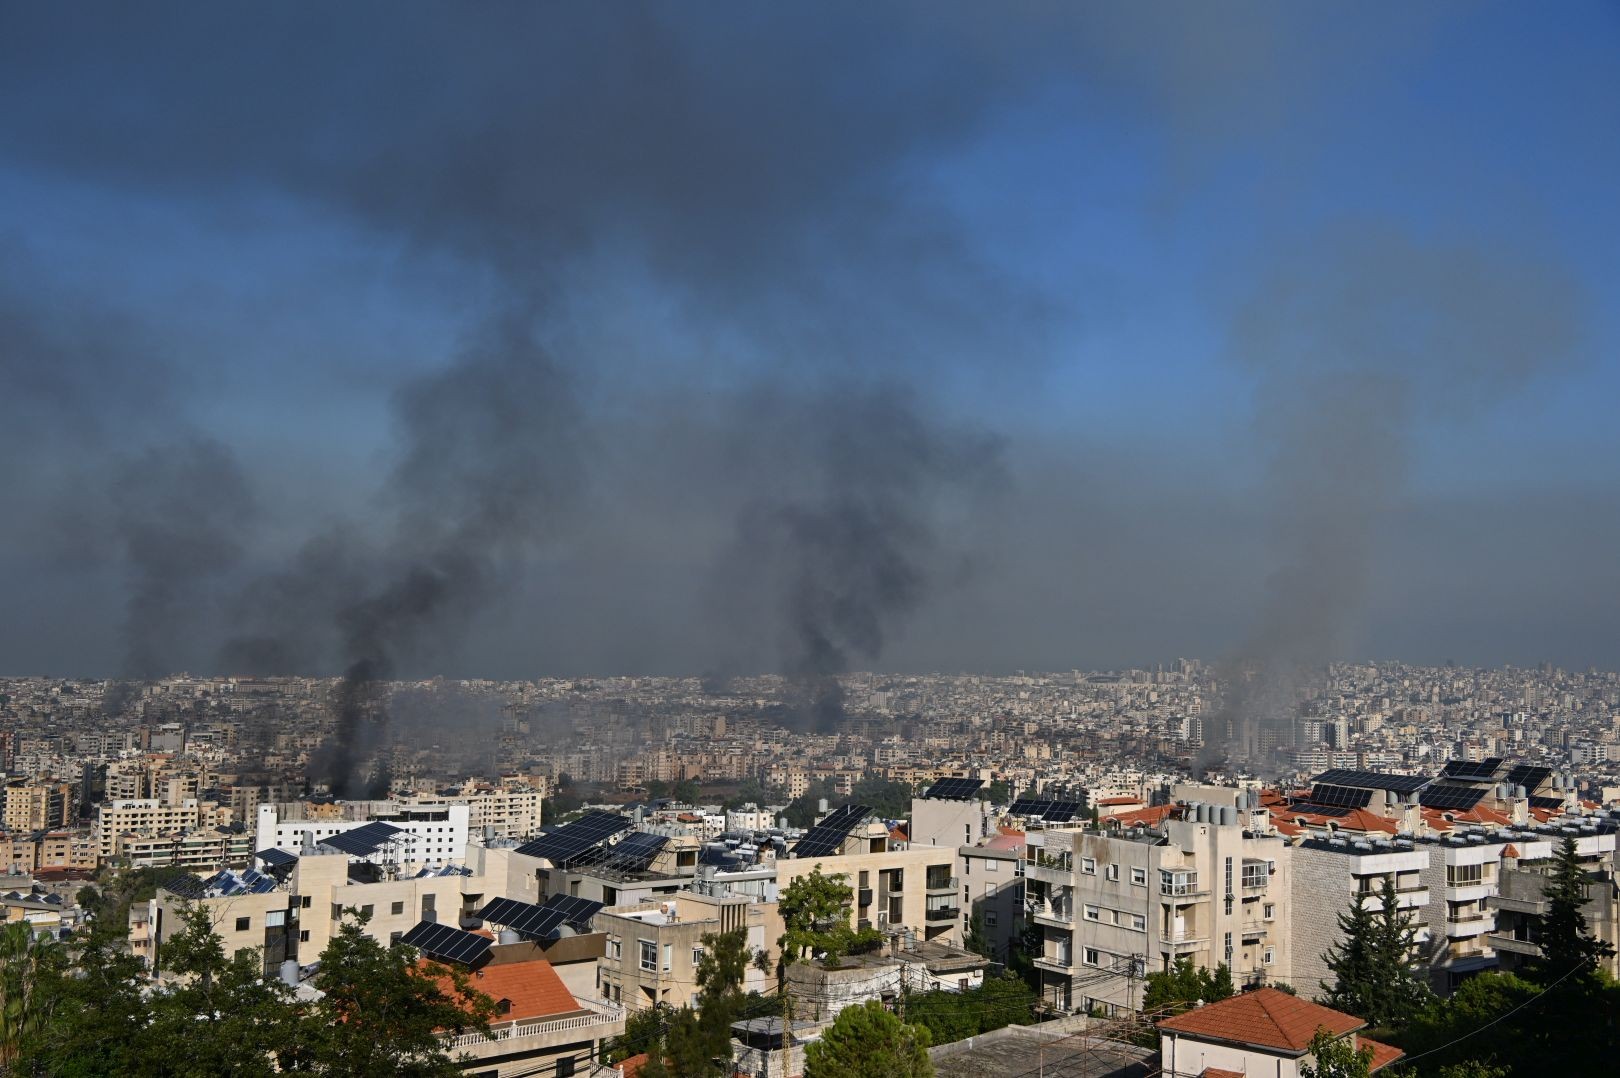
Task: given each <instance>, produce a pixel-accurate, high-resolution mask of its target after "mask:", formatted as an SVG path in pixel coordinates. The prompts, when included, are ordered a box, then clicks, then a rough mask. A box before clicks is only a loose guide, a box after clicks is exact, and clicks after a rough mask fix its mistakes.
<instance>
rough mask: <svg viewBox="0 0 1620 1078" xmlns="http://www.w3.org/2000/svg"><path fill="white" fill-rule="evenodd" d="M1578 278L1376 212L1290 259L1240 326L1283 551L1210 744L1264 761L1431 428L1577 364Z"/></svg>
mask: <svg viewBox="0 0 1620 1078" xmlns="http://www.w3.org/2000/svg"><path fill="white" fill-rule="evenodd" d="M1582 335H1583V316H1582V304H1581V302H1580V297H1579V293H1578V289H1577V287H1576V286H1575V284H1574V282H1573V281H1571V280H1570V279H1569V278H1568V277H1567V276H1566V275H1565V274H1564V273H1563V272H1562V271H1561V270H1559V269H1558V268H1557V267H1556V266H1553V265H1551V264H1549V263H1547V262H1546V261H1545V260H1544V259H1541V258H1538V257H1537V256H1536V255H1535V254H1534V253H1533V252H1529V251H1522V250H1516V249H1509V248H1504V247H1500V246H1498V247H1493V248H1489V249H1486V248H1481V247H1477V246H1474V245H1471V244H1446V243H1443V242H1438V241H1434V240H1425V239H1420V238H1417V237H1415V236H1412V235H1408V234H1405V233H1401V232H1394V231H1388V230H1382V229H1377V228H1366V229H1360V230H1357V231H1356V232H1354V233H1351V232H1348V231H1347V232H1341V233H1336V234H1330V235H1327V236H1324V237H1320V238H1319V239H1318V241H1317V242H1316V243H1314V244H1312V245H1311V246H1310V247H1309V248H1308V249H1307V250H1303V251H1300V252H1299V253H1298V254H1297V255H1296V256H1295V257H1293V258H1288V259H1283V260H1280V261H1279V263H1278V264H1277V265H1276V266H1275V267H1274V268H1273V269H1272V271H1271V273H1270V274H1269V275H1267V276H1266V277H1265V278H1264V279H1263V280H1262V281H1261V282H1260V283H1259V287H1258V288H1257V289H1256V291H1255V295H1254V299H1253V300H1251V302H1250V303H1249V304H1248V305H1247V306H1246V307H1245V308H1244V309H1243V310H1242V312H1241V313H1240V315H1239V317H1238V319H1237V321H1236V324H1235V326H1234V330H1233V337H1232V352H1233V356H1234V358H1235V359H1236V360H1237V361H1238V362H1240V363H1241V364H1243V365H1244V367H1245V368H1246V369H1247V370H1249V371H1251V372H1253V374H1254V376H1255V378H1256V379H1257V382H1256V394H1255V431H1256V435H1257V438H1258V441H1259V445H1260V447H1261V449H1262V451H1263V453H1264V455H1265V461H1266V466H1265V480H1266V484H1267V490H1266V497H1267V508H1268V514H1267V517H1266V521H1267V524H1268V528H1269V531H1270V535H1271V548H1272V556H1273V559H1274V561H1273V565H1274V568H1273V570H1272V572H1271V574H1270V578H1269V579H1268V581H1267V583H1266V589H1265V594H1264V598H1263V603H1262V606H1261V609H1260V613H1259V619H1258V622H1257V624H1256V625H1255V627H1254V629H1253V630H1252V631H1251V633H1250V634H1249V637H1248V639H1247V641H1246V643H1245V644H1244V647H1243V649H1242V651H1241V652H1240V653H1239V654H1238V655H1237V656H1236V657H1235V658H1234V659H1233V660H1232V662H1231V663H1230V664H1229V665H1230V669H1229V673H1228V679H1227V680H1228V682H1229V684H1230V685H1231V690H1230V693H1229V699H1228V701H1227V703H1226V705H1225V706H1224V707H1223V709H1222V711H1221V712H1220V713H1219V714H1218V715H1217V716H1216V717H1215V719H1214V721H1213V722H1212V723H1210V724H1209V725H1208V727H1207V730H1208V736H1207V745H1206V750H1205V753H1206V756H1208V757H1210V758H1214V757H1215V756H1218V755H1220V754H1223V753H1224V754H1227V755H1229V756H1232V757H1235V758H1238V759H1243V760H1252V761H1257V762H1258V761H1260V760H1261V759H1263V758H1264V757H1265V755H1266V754H1267V753H1268V751H1269V750H1270V749H1271V748H1273V747H1276V746H1279V745H1285V744H1287V743H1288V742H1289V741H1290V740H1291V737H1292V719H1293V718H1294V710H1293V705H1294V704H1295V703H1296V701H1297V697H1298V696H1299V694H1300V693H1301V692H1302V691H1303V690H1305V689H1306V688H1308V687H1309V686H1310V685H1311V684H1312V683H1313V682H1314V680H1315V679H1316V678H1317V677H1318V676H1319V675H1320V674H1321V673H1322V671H1323V667H1324V666H1325V665H1326V663H1327V662H1328V661H1330V660H1331V659H1334V658H1338V657H1341V656H1342V655H1343V654H1344V653H1345V650H1346V648H1347V646H1350V645H1353V644H1356V643H1359V641H1358V640H1357V639H1356V637H1357V635H1358V633H1359V630H1360V628H1361V621H1362V618H1363V616H1364V614H1365V605H1366V602H1367V599H1368V596H1369V594H1370V592H1371V591H1372V586H1373V573H1374V567H1375V565H1376V564H1377V561H1378V559H1377V554H1378V551H1379V547H1380V540H1381V538H1382V537H1383V536H1384V534H1385V533H1386V531H1387V530H1388V529H1389V527H1390V525H1391V522H1392V520H1393V519H1394V514H1395V512H1396V510H1398V509H1399V508H1400V506H1401V499H1402V497H1403V495H1404V493H1405V490H1406V484H1407V480H1408V476H1409V473H1410V470H1411V466H1412V461H1413V458H1414V454H1415V449H1416V446H1415V443H1416V442H1417V441H1418V440H1419V439H1420V438H1421V437H1422V435H1423V434H1424V433H1425V431H1426V430H1428V429H1431V428H1433V427H1436V426H1441V425H1445V424H1452V423H1457V422H1459V421H1462V420H1466V419H1467V418H1469V417H1471V416H1473V415H1475V414H1477V413H1478V412H1479V411H1480V410H1481V409H1483V408H1487V407H1490V406H1492V405H1494V404H1496V403H1498V402H1501V401H1503V400H1506V399H1508V398H1509V396H1510V395H1511V394H1512V393H1513V392H1514V391H1516V390H1518V389H1520V388H1522V387H1523V386H1524V385H1525V384H1526V383H1527V382H1528V381H1529V380H1530V379H1532V378H1535V377H1538V376H1542V375H1546V374H1549V373H1552V372H1556V371H1558V370H1559V369H1561V368H1567V367H1568V366H1569V365H1570V364H1571V363H1572V362H1573V361H1574V359H1575V358H1576V356H1577V354H1578V346H1579V344H1580V341H1581V338H1582Z"/></svg>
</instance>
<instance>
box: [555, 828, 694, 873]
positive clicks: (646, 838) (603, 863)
mask: <svg viewBox="0 0 1620 1078" xmlns="http://www.w3.org/2000/svg"><path fill="white" fill-rule="evenodd" d="M668 844H669V836H668V835H654V834H649V833H648V832H646V831H635V832H632V833H631V834H629V835H626V836H625V837H624V838H623V839H621V840H619V841H618V842H616V843H614V844H613V845H611V846H592V847H591V848H589V849H587V850H586V851H585V852H584V853H582V854H580V855H579V856H578V857H573V858H570V859H569V861H568V867H569V868H581V867H584V866H588V865H593V866H600V867H602V868H610V869H614V870H615V871H618V872H645V871H646V870H647V866H648V865H651V864H652V863H653V859H654V858H655V857H657V856H658V851H659V850H662V849H663V848H664V847H665V846H666V845H668Z"/></svg>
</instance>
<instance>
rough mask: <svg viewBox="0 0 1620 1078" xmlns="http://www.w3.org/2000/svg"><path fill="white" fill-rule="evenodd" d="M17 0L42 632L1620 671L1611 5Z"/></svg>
mask: <svg viewBox="0 0 1620 1078" xmlns="http://www.w3.org/2000/svg"><path fill="white" fill-rule="evenodd" d="M1167 10H1173V13H1174V14H1173V17H1170V16H1167V14H1166V12H1167ZM1352 15H1354V16H1355V17H1354V18H1352ZM0 25H3V31H0V99H3V100H4V101H6V102H7V103H8V107H6V108H4V109H0V461H3V466H0V506H3V507H4V508H3V511H0V589H3V594H4V596H5V601H4V603H3V604H0V667H3V670H0V672H3V673H7V674H33V673H41V674H44V673H50V674H64V675H82V676H108V677H120V678H149V677H156V676H160V675H162V674H164V673H168V672H172V671H177V670H191V671H194V672H220V673H232V672H240V673H299V672H310V673H321V674H330V675H343V676H344V678H345V680H344V694H343V700H344V701H345V703H344V707H345V708H347V709H349V710H348V711H346V713H345V714H346V715H348V719H347V720H344V721H352V722H353V724H354V726H355V731H356V733H355V735H354V740H355V742H356V743H363V742H364V740H365V738H364V737H363V736H362V734H361V733H360V732H359V731H362V730H363V729H364V726H365V723H367V722H368V721H371V720H370V719H368V718H367V712H368V708H370V707H372V706H373V704H374V702H375V701H374V699H373V696H374V692H373V686H374V684H375V682H376V681H378V680H379V679H386V678H388V677H391V676H399V675H408V674H446V675H468V676H472V675H477V676H492V677H508V678H522V677H530V676H537V675H572V674H605V673H639V672H645V673H660V674H671V673H673V674H693V675H697V674H705V675H710V676H713V677H715V678H719V679H724V678H726V677H728V676H731V675H736V674H745V673H757V672H778V673H781V674H784V675H785V676H787V677H788V678H789V679H791V680H792V681H793V682H794V684H795V685H796V686H797V688H798V691H799V697H800V700H801V706H802V708H803V709H804V711H805V719H806V721H807V722H811V723H814V722H817V721H818V719H817V712H818V710H820V709H824V708H833V709H836V708H837V707H838V706H839V705H838V701H837V699H836V685H837V681H836V678H837V676H838V675H839V674H842V673H846V672H849V671H853V670H865V669H890V670H984V671H1006V670H1012V669H1018V668H1031V669H1036V668H1039V669H1067V668H1071V667H1079V668H1084V669H1104V668H1110V667H1118V666H1125V665H1130V664H1153V663H1156V662H1160V661H1167V660H1170V659H1172V658H1174V657H1175V656H1178V655H1196V656H1200V657H1203V658H1206V659H1209V660H1211V661H1215V662H1224V663H1227V664H1230V666H1231V668H1232V669H1234V670H1236V669H1247V670H1250V671H1259V672H1260V673H1259V674H1257V675H1256V680H1255V682H1254V684H1255V685H1256V686H1257V688H1256V690H1255V691H1256V692H1257V693H1259V694H1260V695H1262V696H1263V695H1264V693H1265V691H1267V690H1266V689H1265V687H1267V686H1270V687H1273V688H1274V687H1275V686H1277V685H1278V684H1286V683H1287V682H1288V680H1289V678H1290V677H1291V676H1292V674H1291V673H1290V672H1291V671H1296V670H1301V669H1312V668H1315V667H1319V666H1321V665H1322V664H1324V663H1326V662H1327V661H1329V660H1332V659H1336V658H1346V657H1364V656H1371V657H1380V656H1388V657H1399V658H1402V659H1409V660H1412V661H1419V662H1441V661H1444V660H1446V659H1455V660H1457V661H1459V662H1465V663H1479V664H1498V663H1516V664H1532V663H1535V662H1539V661H1541V660H1543V659H1550V660H1553V661H1556V662H1559V663H1562V664H1565V665H1569V666H1585V665H1587V664H1595V665H1598V666H1606V667H1610V668H1613V667H1614V666H1615V665H1616V664H1617V663H1620V602H1616V599H1617V598H1620V558H1616V556H1615V549H1614V548H1615V538H1614V537H1615V536H1616V535H1617V534H1620V427H1617V425H1616V424H1615V423H1614V421H1613V417H1612V414H1611V413H1612V410H1613V407H1612V402H1613V401H1614V400H1615V399H1616V398H1617V394H1620V363H1617V361H1616V358H1615V357H1616V354H1617V352H1616V345H1617V343H1620V320H1617V311H1620V305H1617V304H1616V302H1615V301H1616V295H1615V292H1616V289H1617V287H1620V285H1617V284H1616V281H1615V276H1614V274H1613V266H1612V263H1613V252H1614V251H1615V250H1616V249H1620V209H1617V203H1616V200H1615V199H1614V197H1613V192H1614V191H1615V190H1616V189H1617V187H1620V143H1616V141H1615V140H1614V139H1613V138H1612V133H1613V132H1614V131H1615V130H1617V129H1620V68H1616V66H1615V65H1614V63H1613V56H1614V52H1615V46H1616V44H1617V38H1620V16H1617V15H1616V11H1615V8H1614V7H1613V6H1605V5H1599V4H1591V5H1586V4H1568V5H1563V6H1561V8H1560V12H1559V16H1558V18H1556V19H1551V18H1546V17H1543V16H1542V15H1541V14H1540V13H1536V12H1532V11H1530V10H1528V9H1524V8H1518V9H1515V8H1514V7H1511V6H1508V5H1496V4H1433V5H1423V6H1422V7H1421V8H1419V9H1417V10H1409V9H1408V8H1407V7H1406V6H1404V5H1394V4H1389V5H1357V6H1356V8H1355V10H1354V11H1353V12H1352V10H1351V9H1349V8H1344V9H1339V10H1337V11H1335V10H1330V9H1324V10H1313V11H1312V12H1311V13H1310V16H1309V17H1307V16H1306V14H1305V12H1304V10H1303V9H1301V8H1298V7H1296V6H1294V5H1269V4H1226V5H1211V6H1210V7H1208V8H1204V7H1201V6H1200V7H1194V6H1192V5H1187V6H1183V7H1177V8H1174V9H1162V8H1160V7H1159V6H1158V5H1150V4H1144V5H1104V4H1095V5H1093V4H1072V5H1044V4H1033V3H1025V4H1012V5H994V6H991V5H966V4H955V3H945V4H904V3H896V4H888V5H876V6H874V5H855V4H832V5H816V6H813V7H812V6H808V5H807V6H803V7H800V8H797V9H780V8H778V9H771V10H766V9H763V8H760V7H757V6H753V5H724V4H722V5H705V6H701V7H688V6H680V5H647V6H643V5H574V6H571V7H562V6H557V5H502V4H495V5H479V6H477V7H475V8H450V7H428V6H410V7H405V8H400V7H397V6H395V5H382V4H366V3H354V4H346V5H342V6H339V7H334V8H324V7H315V6H275V7H264V6H250V5H238V4H220V5H209V6H208V7H207V8H205V9H198V8H181V7H179V6H178V5H175V6H169V5H162V4H158V5H105V6H98V5H93V4H85V5H71V6H52V5H32V6H22V5H12V6H11V7H10V8H8V10H7V12H6V14H5V15H4V17H3V18H0ZM1571 162H1578V163H1579V167H1571V164H1570V163H1571ZM1267 671H1270V672H1271V673H1270V674H1267V673H1266V672H1267ZM1282 695H1283V696H1284V697H1287V695H1288V693H1287V692H1283V694H1282ZM346 767H347V764H344V763H341V762H340V763H338V764H335V765H334V768H335V770H336V771H342V770H344V768H346Z"/></svg>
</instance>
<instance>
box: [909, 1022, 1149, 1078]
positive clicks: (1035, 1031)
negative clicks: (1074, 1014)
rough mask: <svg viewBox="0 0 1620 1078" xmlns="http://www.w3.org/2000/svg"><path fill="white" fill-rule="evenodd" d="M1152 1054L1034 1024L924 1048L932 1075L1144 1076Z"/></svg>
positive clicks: (998, 1077) (997, 1077) (1004, 1077)
mask: <svg viewBox="0 0 1620 1078" xmlns="http://www.w3.org/2000/svg"><path fill="white" fill-rule="evenodd" d="M963 1045H970V1046H969V1047H961V1046H963ZM1158 1054H1159V1053H1158V1052H1157V1051H1155V1050H1152V1049H1148V1048H1138V1047H1137V1046H1136V1045H1134V1044H1126V1043H1124V1042H1123V1041H1105V1040H1100V1039H1088V1038H1086V1037H1083V1036H1079V1035H1076V1034H1073V1033H1060V1032H1058V1031H1056V1030H1045V1029H1042V1028H1041V1027H1040V1026H1008V1027H1007V1028H1005V1029H998V1030H996V1031H995V1032H994V1033H987V1034H985V1035H984V1036H982V1037H975V1038H973V1039H972V1040H971V1041H958V1042H956V1044H948V1045H941V1046H940V1047H939V1048H936V1049H932V1050H930V1052H929V1055H930V1056H931V1057H932V1058H933V1061H934V1074H935V1075H936V1076H937V1078H1022V1076H1025V1075H1027V1076H1029V1078H1035V1076H1036V1075H1042V1076H1044V1078H1147V1076H1148V1075H1149V1074H1153V1073H1156V1072H1157V1070H1158V1068H1157V1067H1153V1066H1149V1063H1150V1062H1153V1061H1154V1060H1155V1059H1156V1057H1157V1056H1158Z"/></svg>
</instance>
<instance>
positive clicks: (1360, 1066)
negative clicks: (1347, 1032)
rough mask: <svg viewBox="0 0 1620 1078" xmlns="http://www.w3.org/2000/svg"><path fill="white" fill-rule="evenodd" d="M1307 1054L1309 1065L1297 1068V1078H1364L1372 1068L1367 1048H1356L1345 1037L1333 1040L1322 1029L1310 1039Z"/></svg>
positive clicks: (1369, 1048)
mask: <svg viewBox="0 0 1620 1078" xmlns="http://www.w3.org/2000/svg"><path fill="white" fill-rule="evenodd" d="M1310 1054H1311V1062H1309V1063H1303V1062H1302V1063H1301V1064H1300V1065H1299V1074H1300V1078H1367V1075H1368V1073H1369V1072H1370V1069H1371V1067H1372V1057H1373V1050H1372V1048H1371V1047H1370V1046H1368V1045H1362V1046H1361V1047H1360V1048H1357V1047H1355V1046H1354V1045H1353V1044H1351V1042H1350V1038H1349V1037H1335V1036H1334V1035H1333V1034H1332V1033H1330V1032H1329V1031H1328V1030H1327V1029H1325V1028H1324V1029H1318V1030H1317V1031H1316V1036H1314V1037H1312V1038H1311V1046H1310Z"/></svg>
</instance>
